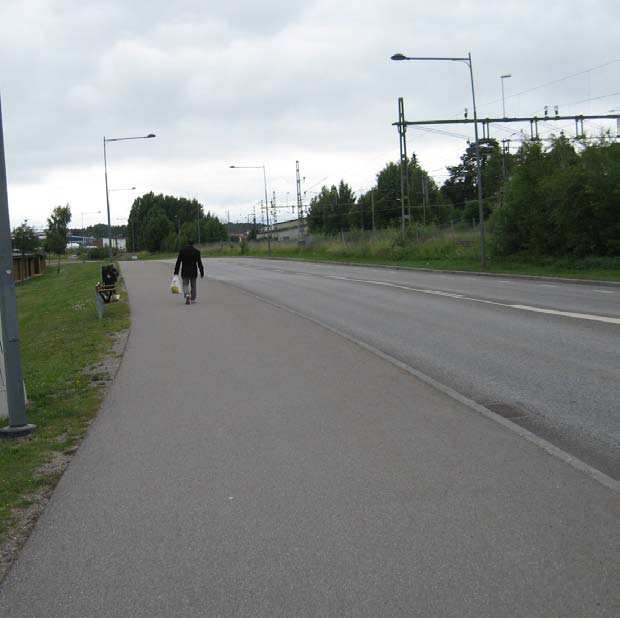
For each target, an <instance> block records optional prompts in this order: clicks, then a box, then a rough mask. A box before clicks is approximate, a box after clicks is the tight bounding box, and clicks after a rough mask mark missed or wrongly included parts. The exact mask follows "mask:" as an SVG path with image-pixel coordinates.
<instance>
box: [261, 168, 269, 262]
mask: <svg viewBox="0 0 620 618" xmlns="http://www.w3.org/2000/svg"><path fill="white" fill-rule="evenodd" d="M262 168H263V182H264V183H265V213H266V215H267V253H268V255H269V257H271V227H270V226H269V198H268V197H267V172H266V171H265V165H264V164H263V165H262Z"/></svg>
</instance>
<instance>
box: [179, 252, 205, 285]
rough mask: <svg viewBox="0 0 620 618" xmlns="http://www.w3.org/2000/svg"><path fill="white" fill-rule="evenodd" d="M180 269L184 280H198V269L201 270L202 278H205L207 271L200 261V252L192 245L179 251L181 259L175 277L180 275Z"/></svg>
mask: <svg viewBox="0 0 620 618" xmlns="http://www.w3.org/2000/svg"><path fill="white" fill-rule="evenodd" d="M179 268H180V269H181V277H182V278H183V279H194V278H196V277H197V276H198V269H200V276H201V277H204V276H205V270H204V268H203V266H202V260H201V259H200V251H198V249H196V248H195V247H193V246H192V245H186V246H185V247H183V248H182V249H181V251H179V257H178V258H177V263H176V264H175V266H174V274H175V275H178V274H179Z"/></svg>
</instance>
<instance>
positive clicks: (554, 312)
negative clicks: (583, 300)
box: [506, 305, 620, 324]
mask: <svg viewBox="0 0 620 618" xmlns="http://www.w3.org/2000/svg"><path fill="white" fill-rule="evenodd" d="M506 306H507V307H512V308H513V309H522V310H523V311H535V312H536V313H548V314H550V315H561V316H563V317H567V318H578V319H580V320H592V321H594V322H606V323H607V324H620V318H609V317H607V316H605V315H592V314H591V313H573V312H571V311H557V310H556V309H543V308H542V307H530V306H529V305H506Z"/></svg>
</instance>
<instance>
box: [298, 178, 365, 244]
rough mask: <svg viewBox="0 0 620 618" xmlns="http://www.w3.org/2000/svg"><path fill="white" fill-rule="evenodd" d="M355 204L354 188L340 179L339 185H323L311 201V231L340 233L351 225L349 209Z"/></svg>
mask: <svg viewBox="0 0 620 618" xmlns="http://www.w3.org/2000/svg"><path fill="white" fill-rule="evenodd" d="M354 204H355V193H354V192H353V189H351V187H350V186H349V185H348V184H347V183H346V182H344V180H341V181H340V184H339V185H338V186H336V185H332V186H331V187H329V188H328V187H326V186H323V187H322V188H321V191H320V192H319V194H318V195H317V196H315V197H314V198H313V199H312V201H311V202H310V210H309V212H308V227H309V228H310V231H311V232H322V233H323V234H338V233H340V232H341V231H344V230H348V229H349V227H350V222H349V211H350V210H351V207H352V206H353V205H354Z"/></svg>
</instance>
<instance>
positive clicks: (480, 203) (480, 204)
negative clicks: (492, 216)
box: [467, 52, 486, 268]
mask: <svg viewBox="0 0 620 618" xmlns="http://www.w3.org/2000/svg"><path fill="white" fill-rule="evenodd" d="M467 58H468V64H469V77H470V79H471V99H472V103H473V106H474V136H475V138H476V182H477V184H478V219H479V223H480V266H481V267H482V268H485V267H486V255H485V247H484V204H483V197H482V162H481V160H480V143H479V141H478V113H477V111H476V91H475V88H474V69H473V67H472V63H471V52H469V53H468V54H467Z"/></svg>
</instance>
